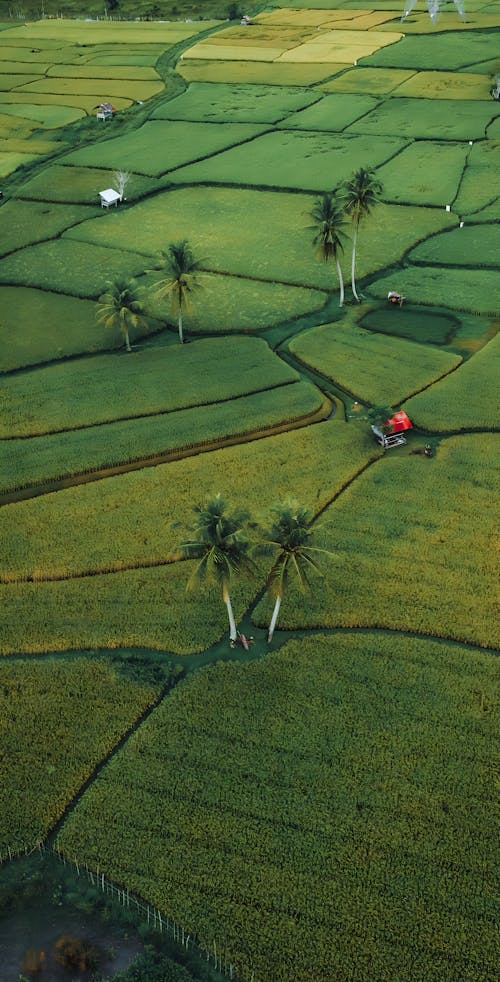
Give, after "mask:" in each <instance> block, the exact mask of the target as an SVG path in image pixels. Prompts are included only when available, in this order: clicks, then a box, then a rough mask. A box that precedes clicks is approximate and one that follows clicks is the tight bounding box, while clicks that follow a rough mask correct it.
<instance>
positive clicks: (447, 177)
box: [377, 140, 470, 209]
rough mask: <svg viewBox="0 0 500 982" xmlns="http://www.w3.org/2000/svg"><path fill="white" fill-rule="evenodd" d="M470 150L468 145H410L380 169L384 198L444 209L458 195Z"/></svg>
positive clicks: (429, 143)
mask: <svg viewBox="0 0 500 982" xmlns="http://www.w3.org/2000/svg"><path fill="white" fill-rule="evenodd" d="M469 151H470V147H469V145H468V143H467V144H466V143H463V144H457V143H438V142H436V141H432V140H419V141H418V142H416V143H411V144H410V146H407V147H405V148H404V149H403V150H402V152H401V153H399V154H397V156H395V157H393V158H392V160H389V161H388V163H387V164H383V165H382V166H381V167H380V168H379V169H378V172H377V177H378V178H379V179H380V180H381V181H382V184H383V188H384V190H383V196H384V199H385V200H386V201H394V202H401V203H405V204H412V205H419V206H422V205H436V206H438V207H441V208H443V209H444V208H445V207H446V205H447V204H451V203H452V202H453V201H454V199H455V197H456V195H457V192H458V190H459V187H460V182H461V180H462V175H463V173H464V168H465V165H466V163H467V159H468V156H469Z"/></svg>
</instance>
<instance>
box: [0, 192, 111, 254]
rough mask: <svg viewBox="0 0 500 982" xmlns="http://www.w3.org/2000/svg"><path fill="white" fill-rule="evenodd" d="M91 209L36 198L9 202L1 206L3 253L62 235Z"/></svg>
mask: <svg viewBox="0 0 500 982" xmlns="http://www.w3.org/2000/svg"><path fill="white" fill-rule="evenodd" d="M92 212H93V209H91V208H82V207H80V206H75V205H73V206H71V205H55V204H47V203H45V202H35V201H6V202H5V204H4V205H3V206H2V208H0V255H6V254H7V253H9V252H13V251H14V250H15V249H22V248H23V247H24V246H27V245H33V243H35V242H41V241H43V240H44V239H51V238H54V236H56V235H59V234H60V233H61V232H63V231H64V230H65V229H66V228H68V227H69V226H70V225H75V224H77V223H78V222H81V221H84V220H85V219H86V218H88V217H89V215H91V214H92Z"/></svg>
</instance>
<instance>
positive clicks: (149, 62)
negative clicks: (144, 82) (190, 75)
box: [85, 45, 168, 68]
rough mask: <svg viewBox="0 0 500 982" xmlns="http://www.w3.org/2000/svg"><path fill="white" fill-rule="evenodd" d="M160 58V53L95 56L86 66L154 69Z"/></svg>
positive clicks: (86, 60) (89, 59)
mask: <svg viewBox="0 0 500 982" xmlns="http://www.w3.org/2000/svg"><path fill="white" fill-rule="evenodd" d="M167 47H168V46H167V45H165V48H164V49H163V50H166V48H167ZM159 57H160V52H159V53H158V54H154V55H153V54H151V55H147V54H143V55H142V54H141V55H138V54H135V53H134V54H132V53H130V54H123V55H113V54H107V55H95V56H94V57H90V58H86V59H85V64H86V65H89V66H96V67H97V68H107V67H112V68H127V67H128V66H129V65H136V66H137V67H139V68H154V67H155V65H156V62H157V61H158V58H159Z"/></svg>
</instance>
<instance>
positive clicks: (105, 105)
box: [97, 102, 115, 120]
mask: <svg viewBox="0 0 500 982" xmlns="http://www.w3.org/2000/svg"><path fill="white" fill-rule="evenodd" d="M114 112H115V107H114V106H112V105H111V103H110V102H101V105H100V106H98V107H97V118H98V119H104V120H106V119H113V113H114Z"/></svg>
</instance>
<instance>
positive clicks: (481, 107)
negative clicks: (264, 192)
mask: <svg viewBox="0 0 500 982" xmlns="http://www.w3.org/2000/svg"><path fill="white" fill-rule="evenodd" d="M35 84H38V83H35ZM496 112H497V109H496V106H495V104H494V101H493V100H491V102H475V101H474V100H465V99H462V100H461V101H460V106H459V108H457V106H456V105H455V103H453V105H451V106H450V102H449V101H448V99H404V98H402V97H401V98H398V99H396V98H392V99H389V100H387V101H386V102H384V103H383V104H382V105H380V106H378V107H377V108H376V109H373V110H372V112H371V113H369V115H368V116H363V119H360V120H358V121H357V122H355V123H353V124H352V125H351V126H350V127H349V133H373V134H374V135H376V136H380V134H381V133H387V135H388V136H392V135H393V134H395V133H396V134H398V135H399V136H402V137H409V138H417V139H421V140H476V139H484V136H485V130H486V127H487V126H488V124H489V123H490V122H491V120H492V119H493V118H494V116H495V115H496Z"/></svg>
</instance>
